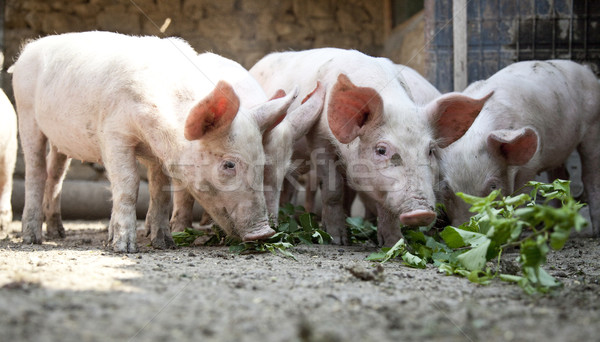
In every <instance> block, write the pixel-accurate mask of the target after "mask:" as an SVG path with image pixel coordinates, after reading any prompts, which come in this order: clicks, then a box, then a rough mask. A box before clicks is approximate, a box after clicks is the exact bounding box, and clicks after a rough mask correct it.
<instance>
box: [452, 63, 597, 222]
mask: <svg viewBox="0 0 600 342" xmlns="http://www.w3.org/2000/svg"><path fill="white" fill-rule="evenodd" d="M490 92H493V93H494V95H493V96H492V97H490V98H489V99H488V100H487V102H486V103H485V105H484V106H483V108H482V109H481V112H480V113H479V116H478V117H477V119H476V120H475V121H474V122H473V124H472V126H471V127H470V128H469V130H468V131H467V132H466V133H465V135H464V136H463V137H462V138H460V139H459V140H458V141H456V142H455V143H453V144H451V145H450V146H448V147H447V148H445V149H443V150H442V153H441V161H440V167H441V170H442V173H443V178H444V181H443V184H444V185H443V187H442V192H443V194H444V196H443V197H444V204H445V206H446V209H447V211H448V214H449V217H450V218H451V220H452V224H453V225H459V224H461V223H462V222H464V221H466V220H468V219H469V216H471V213H469V211H468V207H467V205H466V204H465V203H463V201H462V200H461V199H460V198H458V197H456V196H455V195H454V193H455V192H463V193H467V194H471V195H476V196H486V195H487V194H489V193H490V192H491V191H493V190H495V189H502V192H503V194H504V195H509V194H511V193H513V192H514V191H515V190H516V189H518V188H519V187H521V186H522V185H523V184H525V183H526V182H527V181H529V180H532V179H533V178H534V177H535V175H536V174H537V173H539V172H542V171H545V170H551V169H554V168H557V167H560V166H561V165H562V164H563V163H564V161H565V160H566V159H567V157H568V156H569V154H571V152H573V150H575V149H577V150H578V151H579V155H580V156H581V163H582V178H583V184H584V190H585V194H586V195H587V199H588V201H589V205H590V216H591V218H592V223H593V225H594V226H595V228H596V230H598V225H599V224H600V173H599V172H598V170H600V150H599V149H598V146H600V84H599V83H598V79H597V78H596V76H595V75H594V73H593V72H592V71H591V70H590V69H589V68H587V67H584V66H582V65H580V64H577V63H575V62H571V61H565V60H552V61H545V62H544V61H529V62H519V63H515V64H512V65H510V66H508V67H506V68H504V69H502V70H500V71H498V72H497V73H496V74H494V75H493V76H492V77H490V78H489V79H487V80H485V81H479V82H476V83H474V84H472V85H470V86H469V87H468V88H467V89H465V91H464V92H463V94H464V95H465V96H469V97H473V98H479V97H481V96H482V95H485V94H488V93H490Z"/></svg>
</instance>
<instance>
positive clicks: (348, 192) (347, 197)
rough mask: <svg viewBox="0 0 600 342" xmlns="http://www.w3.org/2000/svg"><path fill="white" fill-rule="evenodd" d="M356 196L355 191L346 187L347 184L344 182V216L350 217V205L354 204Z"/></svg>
mask: <svg viewBox="0 0 600 342" xmlns="http://www.w3.org/2000/svg"><path fill="white" fill-rule="evenodd" d="M356 195H357V193H356V191H355V190H354V189H352V188H351V187H350V186H349V185H348V182H346V181H344V214H345V215H346V216H352V203H354V199H355V198H356Z"/></svg>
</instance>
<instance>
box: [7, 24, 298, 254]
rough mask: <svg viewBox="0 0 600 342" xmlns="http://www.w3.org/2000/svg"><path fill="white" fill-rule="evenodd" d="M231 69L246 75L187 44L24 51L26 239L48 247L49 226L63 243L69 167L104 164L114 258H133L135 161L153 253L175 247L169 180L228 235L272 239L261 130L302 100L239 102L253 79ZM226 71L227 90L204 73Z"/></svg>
mask: <svg viewBox="0 0 600 342" xmlns="http://www.w3.org/2000/svg"><path fill="white" fill-rule="evenodd" d="M236 68H237V69H238V70H240V69H241V70H243V68H242V67H241V66H239V65H238V64H237V63H235V62H233V61H230V60H227V59H225V58H222V57H219V56H216V55H213V54H208V55H198V54H197V53H196V52H195V51H194V50H193V49H192V48H191V47H190V46H189V45H188V44H187V43H185V42H184V41H182V40H180V39H159V38H157V37H131V36H125V35H120V34H115V33H108V32H84V33H70V34H63V35H57V36H49V37H45V38H41V39H38V40H35V41H33V42H31V43H29V44H27V45H26V46H25V47H24V49H23V51H22V53H21V56H20V57H19V59H18V60H17V62H16V63H15V65H14V66H13V67H12V72H13V88H14V92H15V98H16V102H17V111H18V114H19V132H20V136H21V142H22V146H23V152H24V157H25V166H26V180H25V186H26V194H25V208H24V213H23V228H22V230H23V242H24V243H41V241H42V222H43V221H44V219H45V221H46V224H47V233H48V235H49V236H64V234H65V232H64V228H63V226H62V223H61V217H60V189H61V185H62V180H63V178H64V175H65V172H66V170H67V167H68V164H69V161H70V160H71V158H77V159H81V160H87V161H94V162H98V161H101V162H102V163H103V164H104V166H105V167H106V170H107V173H108V176H109V179H110V182H111V190H112V195H113V210H112V214H111V220H110V225H109V240H110V241H112V246H113V249H114V250H115V251H117V252H135V251H136V250H137V246H136V216H135V202H136V200H137V191H138V185H139V176H138V173H137V170H136V169H137V165H136V159H137V160H139V161H140V162H142V163H143V164H145V165H146V166H147V167H148V180H149V189H150V197H151V200H150V207H149V210H148V215H147V217H146V226H147V227H149V230H150V232H151V241H152V245H153V246H154V247H156V248H168V247H172V246H173V245H174V243H173V240H172V238H171V234H170V231H169V209H168V208H169V201H170V193H169V191H168V190H169V182H170V178H173V179H174V180H175V181H176V184H180V185H182V186H183V187H185V189H186V191H188V192H190V193H191V194H192V195H193V196H194V197H195V198H196V199H197V200H198V201H199V202H200V203H201V204H202V206H203V207H204V208H205V210H206V211H207V212H209V213H210V214H211V216H212V217H213V218H214V219H215V220H216V221H217V223H218V224H219V225H220V226H221V227H222V228H223V229H224V230H225V231H226V232H227V233H228V234H232V235H237V236H239V237H241V238H242V239H244V240H257V239H262V238H266V237H269V236H271V235H273V234H274V233H275V232H274V231H273V230H272V229H271V228H270V227H269V225H268V219H267V210H266V205H265V199H264V195H263V192H262V184H263V167H262V165H264V159H265V156H264V151H263V147H262V138H263V136H262V132H264V131H265V130H266V129H267V128H268V127H270V126H272V125H273V124H274V122H276V121H277V120H278V119H279V118H280V117H281V116H282V115H284V114H285V113H286V111H287V109H288V107H289V105H290V103H291V102H292V101H293V100H294V99H295V97H296V93H295V92H292V93H290V94H289V95H288V96H286V97H283V98H279V99H275V100H272V101H265V102H263V103H260V102H261V101H257V102H250V101H248V100H247V97H246V95H244V96H241V95H240V94H242V93H244V92H245V91H252V90H251V89H252V87H253V85H252V84H256V83H255V81H254V80H253V79H252V77H250V76H249V74H248V73H245V74H244V73H242V72H239V73H237V75H238V77H237V78H236V77H229V76H227V77H226V76H225V73H226V72H227V71H225V70H231V69H236ZM219 70H223V73H224V77H223V78H225V79H227V81H223V80H222V79H218V78H217V79H214V78H213V79H210V78H209V77H208V76H207V75H208V74H210V73H212V72H214V71H219ZM236 72H237V71H236ZM252 82H254V83H252ZM248 84H250V86H249V87H246V85H248ZM261 100H264V99H261ZM47 143H49V145H50V152H49V155H48V159H47V160H48V161H47V162H46V144H47ZM42 203H43V204H44V205H42Z"/></svg>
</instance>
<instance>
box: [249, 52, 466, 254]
mask: <svg viewBox="0 0 600 342" xmlns="http://www.w3.org/2000/svg"><path fill="white" fill-rule="evenodd" d="M250 73H251V74H252V75H253V76H254V77H256V79H257V80H258V81H259V83H261V85H262V86H263V88H264V89H265V91H266V92H267V93H272V92H274V91H276V90H277V89H284V90H289V89H291V88H292V87H293V86H294V85H296V84H298V85H299V87H300V96H299V98H302V97H303V96H304V95H306V94H308V93H309V92H311V91H312V90H313V89H314V84H315V83H316V82H317V81H320V82H322V83H323V85H324V86H325V88H326V92H327V95H326V100H325V105H324V108H323V113H322V114H321V116H320V119H319V121H318V122H317V123H316V124H315V126H314V127H313V128H312V129H311V130H310V131H309V132H308V134H307V142H308V145H309V149H310V151H311V155H312V156H311V159H312V160H313V163H314V164H315V165H316V166H317V174H318V178H319V180H320V182H321V184H322V188H321V189H322V191H321V195H322V202H323V223H324V226H325V228H326V229H327V231H328V232H329V233H330V234H331V235H332V237H333V242H334V243H337V244H348V243H349V242H350V241H349V238H348V234H347V229H346V225H345V217H344V209H343V198H344V182H345V181H348V182H349V184H350V186H351V187H352V188H354V189H355V190H357V191H360V192H364V193H365V194H366V195H367V196H368V197H369V198H370V199H371V200H372V201H374V202H376V203H377V204H378V205H380V206H381V207H382V208H383V209H385V210H386V211H388V212H389V213H390V214H391V215H392V216H393V217H394V218H395V219H398V220H400V221H401V222H402V223H403V224H406V225H410V226H419V225H427V224H430V223H431V222H433V221H434V220H435V217H436V213H435V209H434V206H435V195H434V191H433V186H434V184H435V183H437V175H438V163H437V159H436V154H437V150H438V147H439V146H442V147H443V146H445V145H444V144H449V143H451V142H453V141H454V140H456V139H458V138H459V137H460V135H461V134H462V133H464V131H466V127H468V125H469V124H470V123H471V122H470V121H469V120H468V119H469V117H468V116H467V117H466V119H465V120H458V119H457V117H463V116H464V115H463V114H462V113H463V111H462V107H461V106H447V105H446V100H448V98H447V97H443V96H442V97H440V98H439V99H438V100H437V101H433V102H431V103H430V104H428V105H426V106H418V105H417V104H416V103H415V102H414V100H413V99H412V98H411V97H410V96H409V95H408V93H407V86H406V84H405V83H403V82H400V81H399V80H398V79H397V78H396V75H397V71H396V66H395V65H394V64H393V63H392V62H391V61H389V60H388V59H385V58H374V57H370V56H367V55H365V54H363V53H360V52H358V51H353V50H343V49H335V48H323V49H314V50H306V51H299V52H280V53H272V54H269V55H267V56H266V57H264V58H263V59H261V60H260V61H259V62H258V63H257V64H256V65H254V66H253V67H252V68H251V69H250ZM450 97H451V98H455V99H457V100H458V99H460V98H462V97H463V96H462V95H460V94H451V95H450ZM465 100H466V99H465ZM469 100H470V99H469ZM467 102H468V101H467ZM299 105H300V101H299V100H298V99H296V100H295V101H294V103H293V104H292V106H291V108H292V109H293V108H297V107H298V106H299ZM449 122H456V123H458V124H455V125H449V124H448V123H449ZM462 126H466V127H464V128H463V127H462ZM440 142H442V145H440ZM398 229H399V228H398Z"/></svg>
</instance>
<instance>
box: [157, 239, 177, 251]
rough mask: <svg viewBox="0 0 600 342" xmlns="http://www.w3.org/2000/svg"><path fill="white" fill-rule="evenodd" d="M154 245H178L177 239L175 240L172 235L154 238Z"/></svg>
mask: <svg viewBox="0 0 600 342" xmlns="http://www.w3.org/2000/svg"><path fill="white" fill-rule="evenodd" d="M152 247H154V248H156V249H175V248H177V245H175V241H173V238H172V237H171V236H166V237H165V238H164V239H159V238H156V239H153V240H152Z"/></svg>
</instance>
